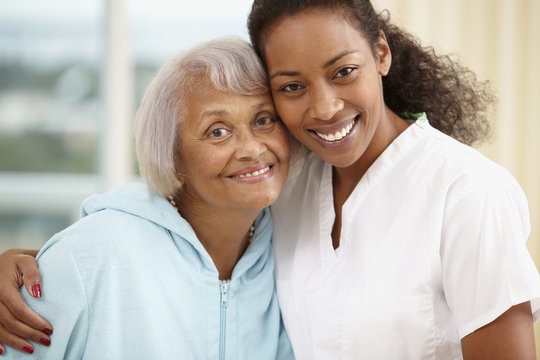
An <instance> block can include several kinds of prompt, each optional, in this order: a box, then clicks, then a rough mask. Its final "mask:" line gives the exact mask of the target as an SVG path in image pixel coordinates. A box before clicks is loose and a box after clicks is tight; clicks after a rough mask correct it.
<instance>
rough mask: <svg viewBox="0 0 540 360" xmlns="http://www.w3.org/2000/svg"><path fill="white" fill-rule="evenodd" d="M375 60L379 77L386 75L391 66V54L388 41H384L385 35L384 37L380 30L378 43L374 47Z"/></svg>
mask: <svg viewBox="0 0 540 360" xmlns="http://www.w3.org/2000/svg"><path fill="white" fill-rule="evenodd" d="M375 59H376V60H377V65H378V68H379V75H381V76H386V75H388V72H389V71H390V66H391V65H392V53H391V52H390V46H389V45H388V41H386V35H384V32H383V31H382V30H381V36H380V37H379V41H378V42H377V44H376V45H375Z"/></svg>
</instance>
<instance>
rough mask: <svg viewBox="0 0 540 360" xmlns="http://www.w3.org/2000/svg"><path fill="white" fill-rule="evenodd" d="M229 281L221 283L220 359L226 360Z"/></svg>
mask: <svg viewBox="0 0 540 360" xmlns="http://www.w3.org/2000/svg"><path fill="white" fill-rule="evenodd" d="M229 284H230V281H229V280H225V281H220V282H219V292H220V297H219V302H220V310H219V325H220V329H219V359H220V360H225V335H226V328H227V304H228V301H229Z"/></svg>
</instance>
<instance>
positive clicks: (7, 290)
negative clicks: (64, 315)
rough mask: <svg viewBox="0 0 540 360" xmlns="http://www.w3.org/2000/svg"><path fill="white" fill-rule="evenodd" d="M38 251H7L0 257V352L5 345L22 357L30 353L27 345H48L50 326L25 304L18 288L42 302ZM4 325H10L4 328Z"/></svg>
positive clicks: (30, 349) (31, 348)
mask: <svg viewBox="0 0 540 360" xmlns="http://www.w3.org/2000/svg"><path fill="white" fill-rule="evenodd" d="M36 255H37V250H15V249H14V250H8V251H5V252H4V253H2V254H0V325H1V326H0V350H1V353H0V354H2V353H3V352H4V351H5V350H6V349H5V348H4V347H3V345H8V346H10V347H13V348H15V349H17V350H19V351H22V352H25V353H30V354H31V353H33V352H34V348H33V346H32V344H31V343H30V342H29V341H28V340H30V341H34V342H36V343H38V344H42V345H45V346H48V345H50V343H51V340H50V335H51V334H52V326H51V324H50V323H49V322H48V321H46V320H45V319H43V318H42V317H40V316H39V315H38V314H36V313H35V312H34V311H32V310H31V309H30V307H29V306H28V305H27V304H26V303H25V302H24V300H23V298H22V296H21V293H20V292H19V288H20V287H21V286H22V285H24V286H25V288H26V291H28V293H29V294H30V295H32V296H33V297H35V298H41V296H42V288H41V275H40V273H39V270H38V268H37V263H36V261H35V256H36ZM6 324H9V326H7V325H6Z"/></svg>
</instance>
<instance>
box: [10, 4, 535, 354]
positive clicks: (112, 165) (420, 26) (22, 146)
mask: <svg viewBox="0 0 540 360" xmlns="http://www.w3.org/2000/svg"><path fill="white" fill-rule="evenodd" d="M250 4H251V0H231V1H223V0H200V1H175V0H153V1H151V2H150V1H145V0H108V1H107V0H105V1H95V0H48V1H46V2H32V4H31V6H30V5H29V3H28V2H25V1H19V0H3V1H2V7H1V10H0V251H3V250H5V249H7V248H10V247H23V248H38V247H40V246H41V245H42V244H43V243H44V242H45V241H46V240H47V239H48V238H49V237H50V236H51V235H52V234H54V233H55V232H57V231H59V230H60V229H62V228H64V227H66V226H67V225H68V224H70V223H71V222H73V221H75V220H76V219H77V217H78V211H79V205H80V202H81V200H82V199H84V198H85V197H86V196H88V195H89V194H91V193H95V192H101V191H104V190H106V189H109V188H111V187H114V186H117V185H120V184H122V183H124V182H127V181H130V180H132V179H134V178H135V177H136V175H135V173H136V170H135V169H136V165H135V161H134V152H133V150H132V148H133V146H132V139H131V121H132V118H133V114H134V111H135V109H136V107H137V105H138V103H139V101H140V99H141V96H142V94H143V92H144V89H145V87H146V85H147V84H148V82H149V81H150V79H151V78H152V76H153V75H154V74H155V72H156V70H157V69H158V67H159V66H160V65H161V64H162V63H163V62H164V61H165V60H167V59H168V58H170V57H172V56H173V55H175V54H176V53H178V52H179V51H181V50H182V49H185V48H186V47H189V46H191V45H193V44H195V43H197V42H199V41H203V40H208V39H211V38H214V37H217V36H221V35H227V34H237V35H240V36H242V37H244V38H246V39H247V32H246V30H245V22H246V21H245V20H246V16H247V14H248V12H249V7H250ZM374 4H375V7H376V8H378V9H379V10H382V9H385V8H386V9H389V10H390V12H391V14H392V18H393V21H394V22H395V23H396V24H398V25H400V26H402V27H404V28H405V29H407V30H409V31H410V32H412V33H414V34H416V35H417V36H418V37H420V38H421V39H422V40H423V43H424V44H426V45H431V46H434V47H435V48H436V49H438V50H440V51H441V52H449V53H454V54H457V55H459V57H460V59H461V61H462V62H463V63H464V64H465V65H467V66H469V67H470V68H472V69H473V70H474V71H475V72H476V73H477V74H478V76H479V78H480V79H487V80H490V81H491V82H492V85H493V87H494V89H495V90H496V93H497V95H498V99H499V102H498V114H497V118H496V119H495V121H496V131H495V136H494V138H493V141H492V142H490V143H489V144H487V145H484V146H483V147H482V148H481V149H480V150H481V151H482V152H483V153H484V154H485V155H487V156H488V157H489V158H491V159H493V160H494V161H495V162H497V163H499V164H501V165H503V166H505V167H506V168H508V169H509V170H510V171H511V172H512V174H513V175H514V176H515V177H516V178H517V180H518V181H519V183H520V184H521V186H522V187H523V189H524V191H525V193H526V194H527V198H528V200H529V207H530V215H531V223H532V233H531V237H530V238H529V242H528V245H529V250H530V251H531V253H532V255H533V257H534V259H535V262H536V264H537V265H538V264H540V141H539V140H540V119H539V117H538V116H537V113H538V109H537V106H538V103H539V102H540V60H539V59H540V41H539V39H540V22H539V21H538V19H540V1H539V0H472V1H470V0H453V1H448V0H374ZM537 339H539V340H540V327H539V326H537ZM537 344H540V341H537ZM537 348H538V350H539V355H540V346H539V345H537Z"/></svg>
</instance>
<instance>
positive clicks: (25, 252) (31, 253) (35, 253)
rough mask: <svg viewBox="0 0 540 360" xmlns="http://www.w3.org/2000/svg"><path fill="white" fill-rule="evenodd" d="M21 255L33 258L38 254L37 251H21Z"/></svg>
mask: <svg viewBox="0 0 540 360" xmlns="http://www.w3.org/2000/svg"><path fill="white" fill-rule="evenodd" d="M22 253H23V254H24V255H30V256H31V257H33V258H35V257H36V256H37V254H38V253H39V250H24V249H23V250H22Z"/></svg>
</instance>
